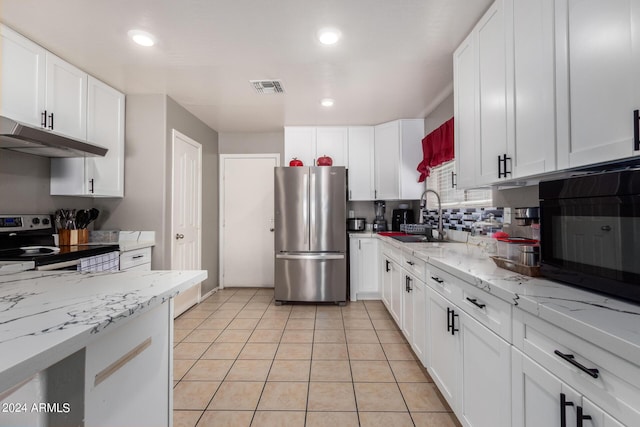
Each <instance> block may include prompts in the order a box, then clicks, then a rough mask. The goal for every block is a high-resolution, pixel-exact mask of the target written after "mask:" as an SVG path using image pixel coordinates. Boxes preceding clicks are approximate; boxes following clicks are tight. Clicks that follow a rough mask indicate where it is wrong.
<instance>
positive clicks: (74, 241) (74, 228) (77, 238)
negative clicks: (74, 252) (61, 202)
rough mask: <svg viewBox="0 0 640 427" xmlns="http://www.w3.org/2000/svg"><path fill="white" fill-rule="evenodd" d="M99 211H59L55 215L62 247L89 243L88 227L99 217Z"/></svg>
mask: <svg viewBox="0 0 640 427" xmlns="http://www.w3.org/2000/svg"><path fill="white" fill-rule="evenodd" d="M99 213H100V211H98V210H97V209H95V208H94V209H81V210H78V211H76V210H75V209H59V210H58V211H56V214H55V217H54V219H55V223H56V228H57V229H58V244H59V245H60V246H71V245H83V244H86V243H88V242H89V230H88V229H87V227H88V226H89V224H90V223H91V222H93V221H94V220H95V219H96V218H97V217H98V215H99Z"/></svg>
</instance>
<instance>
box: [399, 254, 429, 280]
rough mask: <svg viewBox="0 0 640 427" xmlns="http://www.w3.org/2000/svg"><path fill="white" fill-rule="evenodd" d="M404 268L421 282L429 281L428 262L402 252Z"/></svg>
mask: <svg viewBox="0 0 640 427" xmlns="http://www.w3.org/2000/svg"><path fill="white" fill-rule="evenodd" d="M402 266H403V267H404V269H405V270H407V271H408V272H409V273H411V274H413V275H414V276H415V277H416V278H418V279H419V280H421V281H423V282H424V281H426V280H427V262H426V261H424V260H422V259H420V258H416V257H415V256H413V255H411V254H410V253H408V252H405V251H402Z"/></svg>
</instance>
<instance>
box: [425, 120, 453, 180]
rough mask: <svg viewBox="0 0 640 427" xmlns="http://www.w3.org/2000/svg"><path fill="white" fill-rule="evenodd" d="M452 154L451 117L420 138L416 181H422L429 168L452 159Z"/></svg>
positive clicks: (428, 172)
mask: <svg viewBox="0 0 640 427" xmlns="http://www.w3.org/2000/svg"><path fill="white" fill-rule="evenodd" d="M453 156H454V150H453V117H452V118H450V119H449V120H447V121H446V122H445V123H444V124H443V125H442V126H440V127H439V128H438V129H436V130H434V131H433V132H431V133H430V134H429V135H427V136H425V137H424V138H423V139H422V161H421V162H420V164H419V165H418V172H420V178H419V179H418V182H423V181H424V180H425V179H426V178H427V177H428V176H429V175H430V174H431V168H434V167H436V166H439V165H441V164H443V163H445V162H448V161H450V160H453Z"/></svg>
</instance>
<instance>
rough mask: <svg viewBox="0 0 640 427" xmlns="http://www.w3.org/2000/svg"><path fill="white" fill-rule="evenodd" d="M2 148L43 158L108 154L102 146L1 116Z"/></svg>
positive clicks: (0, 143) (0, 135)
mask: <svg viewBox="0 0 640 427" xmlns="http://www.w3.org/2000/svg"><path fill="white" fill-rule="evenodd" d="M0 148H2V149H5V150H13V151H20V152H22V153H28V154H34V155H36V156H43V157H97V156H104V155H105V154H107V151H108V150H107V149H106V148H105V147H102V146H100V145H95V144H90V143H88V142H86V141H80V140H77V139H73V138H69V137H66V136H62V135H60V134H57V133H55V132H51V131H47V130H44V129H38V128H34V127H31V126H28V125H25V124H23V123H20V122H17V121H15V120H13V119H9V118H7V117H3V116H0Z"/></svg>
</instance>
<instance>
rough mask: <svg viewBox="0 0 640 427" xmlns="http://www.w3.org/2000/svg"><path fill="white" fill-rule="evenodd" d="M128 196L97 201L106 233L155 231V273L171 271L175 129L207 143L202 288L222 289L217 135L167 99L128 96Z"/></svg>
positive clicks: (100, 223)
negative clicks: (172, 152)
mask: <svg viewBox="0 0 640 427" xmlns="http://www.w3.org/2000/svg"><path fill="white" fill-rule="evenodd" d="M126 115H127V117H126V126H127V127H126V132H125V135H126V144H125V146H126V149H125V176H126V178H125V197H124V199H121V200H116V199H113V200H96V206H97V207H98V209H101V211H102V212H103V213H102V214H101V218H100V220H99V222H98V224H97V225H96V226H97V227H100V228H103V229H107V230H108V229H127V230H153V231H155V232H156V246H155V247H154V249H153V259H152V266H153V268H154V269H170V268H171V243H172V239H171V235H170V233H171V150H172V130H173V129H176V130H178V131H179V132H181V133H182V134H184V135H186V136H188V137H189V138H192V139H194V140H195V141H197V142H199V143H200V144H202V181H203V185H202V187H203V188H202V269H205V270H208V271H209V277H208V279H207V280H206V281H205V282H203V284H202V292H203V293H206V292H208V291H210V290H211V289H213V288H215V287H217V286H218V154H217V152H218V133H217V132H216V131H214V130H212V129H211V128H209V127H207V126H206V125H205V124H204V123H202V122H201V121H200V120H198V119H196V118H195V117H194V116H193V115H192V114H191V113H189V112H188V111H187V110H185V109H184V108H183V107H181V106H180V105H179V104H177V103H176V102H175V101H174V100H173V99H171V98H169V97H167V96H166V95H129V96H127V105H126Z"/></svg>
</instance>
